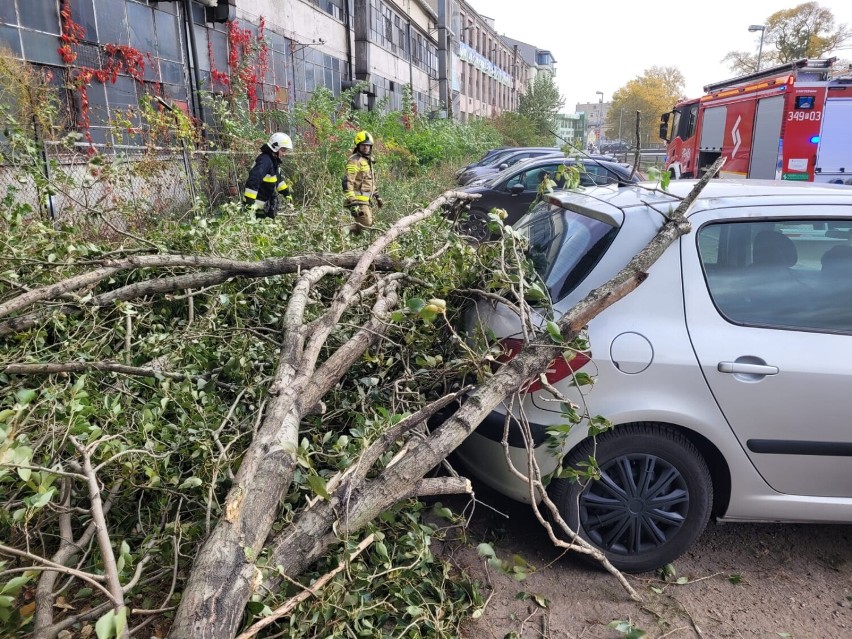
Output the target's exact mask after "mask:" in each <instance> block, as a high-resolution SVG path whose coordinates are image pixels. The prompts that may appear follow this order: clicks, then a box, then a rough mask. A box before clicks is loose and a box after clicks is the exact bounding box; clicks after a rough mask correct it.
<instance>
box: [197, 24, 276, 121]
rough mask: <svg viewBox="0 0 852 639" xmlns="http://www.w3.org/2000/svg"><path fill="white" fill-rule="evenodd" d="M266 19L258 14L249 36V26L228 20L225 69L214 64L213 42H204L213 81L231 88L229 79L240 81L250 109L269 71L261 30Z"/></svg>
mask: <svg viewBox="0 0 852 639" xmlns="http://www.w3.org/2000/svg"><path fill="white" fill-rule="evenodd" d="M265 29H266V19H265V18H264V17H263V16H261V18H260V26H259V27H258V31H257V36H256V37H254V38H253V37H252V33H251V30H250V29H242V28H240V26H239V22H238V21H237V20H232V21H230V22H228V71H227V72H225V71H222V70H220V69H218V68H217V67H216V60H215V58H214V55H213V45H212V44H211V43H210V40H208V41H207V55H208V56H209V58H210V75H211V76H212V78H213V81H214V82H217V83H219V84H221V85H223V86H225V87H226V89H227V90H228V91H232V90H233V85H232V83H231V79H232V78H236V79H237V80H239V83H240V84H241V85H242V86H243V87H245V91H246V96H247V98H248V105H249V110H250V111H255V110H256V109H257V104H258V100H259V97H258V95H257V89H258V86H259V85H261V84H262V82H263V80H264V79H265V77H266V73H267V71H268V70H269V45H267V44H266V39H265V38H264V31H265Z"/></svg>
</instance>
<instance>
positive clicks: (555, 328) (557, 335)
mask: <svg viewBox="0 0 852 639" xmlns="http://www.w3.org/2000/svg"><path fill="white" fill-rule="evenodd" d="M547 334H548V335H550V339H552V340H553V341H554V342H557V343H558V344H561V343H562V331H560V330H559V325H558V324H557V323H556V322H553V321H550V322H548V323H547Z"/></svg>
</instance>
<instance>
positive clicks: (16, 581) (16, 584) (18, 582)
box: [0, 575, 30, 596]
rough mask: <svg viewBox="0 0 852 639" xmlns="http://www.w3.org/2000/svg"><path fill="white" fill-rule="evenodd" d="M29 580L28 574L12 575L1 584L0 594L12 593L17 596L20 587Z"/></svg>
mask: <svg viewBox="0 0 852 639" xmlns="http://www.w3.org/2000/svg"><path fill="white" fill-rule="evenodd" d="M29 580H30V576H29V575H20V576H18V577H14V578H12V579H10V580H9V581H7V582H6V585H4V586H3V588H2V590H0V595H14V596H17V595H18V593H19V592H20V591H21V588H22V587H23V585H24V584H25V583H27V582H28V581H29Z"/></svg>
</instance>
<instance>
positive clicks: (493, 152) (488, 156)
mask: <svg viewBox="0 0 852 639" xmlns="http://www.w3.org/2000/svg"><path fill="white" fill-rule="evenodd" d="M522 149H535V150H537V151H541V150H543V151H553V152H554V153H556V152H558V151H559V149H558V148H556V147H555V146H552V147H551V146H526V147H525V146H501V147H498V148H496V149H489V150H488V151H486V152H485V153H484V154H483V156H482V157H481V158H479V160H477V161H476V162H472V163H471V164H468V165H466V166H463V167H462V168H460V169H459V170H458V171H456V179H458V178H459V176H460V175H461V174H462V173H464V172H465V171H467V170H468V169H472V168H473V167H475V166H484V165H486V164H490V163H491V161H492V160H493V159H494V158H495V156H497V155H505V154H508V153H511V152H512V151H520V150H522Z"/></svg>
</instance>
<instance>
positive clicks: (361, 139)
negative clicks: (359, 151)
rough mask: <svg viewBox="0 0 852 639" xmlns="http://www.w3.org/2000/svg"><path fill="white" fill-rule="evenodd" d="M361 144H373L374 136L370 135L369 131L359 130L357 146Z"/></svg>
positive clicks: (356, 136)
mask: <svg viewBox="0 0 852 639" xmlns="http://www.w3.org/2000/svg"><path fill="white" fill-rule="evenodd" d="M359 144H369V145H370V146H372V145H373V136H372V135H370V133H369V132H368V131H358V133H356V134H355V146H358V145H359Z"/></svg>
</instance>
